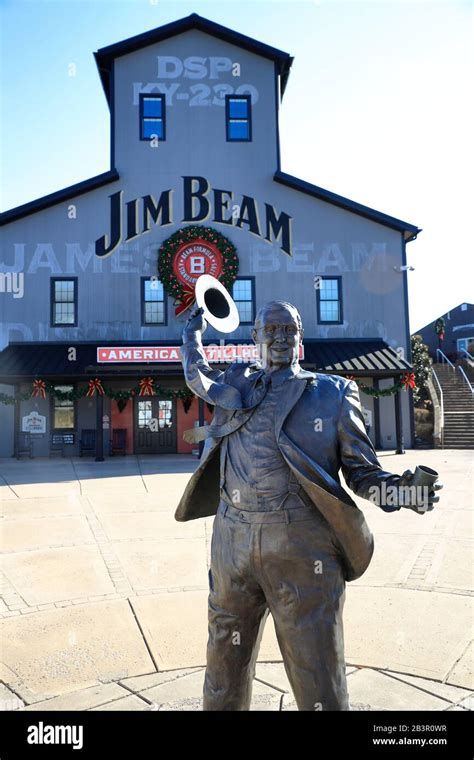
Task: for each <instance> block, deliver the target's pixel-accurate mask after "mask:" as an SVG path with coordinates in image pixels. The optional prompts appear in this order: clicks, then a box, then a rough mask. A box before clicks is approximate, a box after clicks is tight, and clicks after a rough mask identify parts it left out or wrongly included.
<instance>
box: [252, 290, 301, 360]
mask: <svg viewBox="0 0 474 760" xmlns="http://www.w3.org/2000/svg"><path fill="white" fill-rule="evenodd" d="M303 332H304V331H303V325H302V322H301V316H300V313H299V311H298V309H297V308H296V306H293V304H291V303H287V301H269V303H266V304H264V306H262V307H261V308H260V309H259V310H258V312H257V316H256V318H255V325H254V328H253V330H252V338H253V340H254V342H255V343H257V344H259V345H260V352H261V353H260V356H261V360H262V364H263V365H264V366H265V367H267V369H278V368H280V367H289V366H290V365H291V364H296V363H297V362H298V354H299V347H300V343H301V341H302V340H303Z"/></svg>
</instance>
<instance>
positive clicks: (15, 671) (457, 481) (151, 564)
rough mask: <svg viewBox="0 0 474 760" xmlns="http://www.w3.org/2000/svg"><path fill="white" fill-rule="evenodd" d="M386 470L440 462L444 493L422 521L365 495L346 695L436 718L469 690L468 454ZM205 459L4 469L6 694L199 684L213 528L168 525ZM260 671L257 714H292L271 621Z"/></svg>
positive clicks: (191, 698)
mask: <svg viewBox="0 0 474 760" xmlns="http://www.w3.org/2000/svg"><path fill="white" fill-rule="evenodd" d="M380 461H381V464H382V466H383V467H384V468H386V469H388V470H390V471H392V472H398V473H401V472H403V471H404V470H405V469H408V468H411V469H413V468H414V467H415V466H416V464H420V463H421V464H426V465H428V466H430V467H433V468H434V469H436V470H438V471H439V472H440V474H441V479H442V481H443V483H444V484H445V489H444V491H443V492H442V498H441V501H440V503H439V504H438V505H437V506H436V508H435V510H434V511H433V512H432V513H430V514H429V515H425V516H423V517H420V516H418V515H415V514H413V513H412V512H410V511H408V510H402V511H401V512H399V513H396V514H386V513H383V512H382V511H381V510H379V509H378V508H376V507H374V506H373V505H372V504H370V503H368V502H366V501H364V500H361V499H358V498H356V501H357V503H358V505H359V506H360V507H361V509H363V511H364V512H365V514H366V516H367V520H368V522H369V525H370V527H371V529H372V531H373V533H374V535H375V547H376V549H375V555H374V559H373V561H372V563H371V565H370V567H369V569H368V571H367V572H366V573H365V574H364V575H363V576H362V578H360V579H359V580H358V581H356V582H355V583H350V584H348V586H347V601H346V608H345V638H346V659H347V662H349V663H351V665H352V667H354V666H357V669H356V670H353V671H351V670H350V669H349V670H348V672H349V673H351V675H350V676H349V682H350V680H351V679H355V680H354V684H355V686H354V688H356V687H357V688H358V689H359V691H360V693H359V692H354V695H352V694H351V702H353V701H354V700H356V703H355V705H354V709H375V708H374V706H373V704H372V702H373V697H372V696H371V689H372V687H373V686H374V684H375V683H378V684H379V685H386V681H385V680H384V679H387V680H389V681H390V682H394V683H395V682H396V684H395V686H394V685H393V684H392V683H391V692H390V693H391V694H392V696H390V698H389V697H388V696H387V697H384V696H383V694H384V692H383V690H382V692H381V695H380V696H377V700H378V701H379V702H380V704H381V705H388V704H394V703H397V704H401V703H402V702H404V703H405V704H406V707H405V708H404V709H419V708H413V707H410V705H412V704H422V703H423V704H424V700H426V699H428V700H432V701H431V703H430V704H432V707H430V708H429V709H436V710H443V709H456V710H458V711H459V710H464V711H465V710H466V709H467V706H472V700H471V693H472V691H474V683H473V677H472V662H473V651H472V644H470V643H469V635H470V631H471V630H472V617H471V616H472V593H473V592H472V572H471V568H472V543H471V541H472V534H473V503H472V502H473V499H472V482H473V456H472V452H470V451H455V452H450V451H443V450H436V451H407V453H406V455H405V456H402V457H401V456H395V455H393V454H391V453H388V452H382V453H381V455H380ZM196 466H197V459H196V458H194V457H191V456H174V455H170V456H166V457H126V458H121V457H120V458H119V457H116V458H113V459H107V460H106V461H105V462H103V463H96V462H95V461H93V460H91V459H87V460H84V459H80V458H74V459H71V460H69V459H65V460H36V459H35V460H21V461H20V462H16V461H15V460H11V459H9V460H0V476H1V477H0V498H2V500H3V503H2V511H3V515H4V517H3V519H2V528H3V530H2V544H3V549H4V551H6V554H5V556H4V559H3V563H2V569H3V574H2V573H0V597H1V599H0V618H4V619H3V620H2V622H1V624H2V626H3V628H4V632H3V633H1V634H0V635H1V636H2V643H3V642H4V641H5V646H4V647H3V650H4V653H5V654H4V657H3V659H4V663H0V681H3V683H4V684H5V685H6V686H5V688H8V687H11V690H10V693H16V694H19V695H20V697H21V698H22V699H23V700H24V701H25V702H26V703H28V704H31V705H34V704H36V705H39V704H40V703H41V701H43V700H45V699H48V701H49V700H50V698H56V697H60V696H62V695H68V694H71V693H73V692H75V693H76V697H77V698H79V695H78V690H79V691H81V690H82V689H90V688H93V687H94V688H96V687H99V686H103V685H104V684H106V683H110V684H115V685H117V684H118V685H119V686H120V684H121V683H123V684H124V687H123V689H124V693H122V692H119V694H120V696H118V697H115V698H111V699H110V700H109V701H107V702H104V703H101V704H100V705H99V704H97V705H92V706H90V707H87V708H84V709H91V710H95V709H111V710H117V709H147V708H146V700H143V699H141V701H140V702H137V699H138V700H140V697H138V695H137V694H135V697H136V699H134V698H133V697H134V695H132V694H130V689H131V690H132V691H134V692H139V691H140V692H141V691H143V690H144V691H146V690H147V689H148V688H157V689H158V688H160V686H159V684H161V685H162V686H164V685H166V684H168V685H169V684H170V683H172V682H174V681H175V680H177V679H183V678H184V679H186V678H187V677H188V676H193V678H194V679H195V681H196V682H198V680H199V679H198V676H197V675H196V670H195V668H196V667H197V668H199V669H200V671H201V675H202V677H203V674H202V667H203V666H204V664H205V653H206V644H207V596H208V578H207V565H208V562H209V553H210V539H211V533H212V522H213V519H212V518H206V519H205V520H197V521H191V522H189V523H184V524H183V523H177V522H176V521H174V517H173V515H174V510H175V508H176V504H177V502H178V500H179V498H180V496H181V494H182V492H183V490H184V488H185V485H186V483H187V481H188V479H189V476H190V474H191V472H192V471H193V470H194V469H195V467H196ZM5 482H6V483H7V485H1V484H2V483H5ZM5 528H6V530H5ZM119 595H122V597H123V598H122V599H120V600H119V599H117V597H118V596H119ZM127 597H128V598H129V601H127ZM96 600H101V601H96ZM52 604H54V605H56V607H55V608H53V609H51V605H52ZM157 668H158V669H159V670H160V672H159V673H158V672H155V671H156V669H157ZM368 668H369V670H368ZM370 668H372V669H373V670H370ZM387 673H388V675H387ZM361 674H362V675H363V677H361ZM374 674H375V675H374ZM405 674H408V675H405ZM199 677H200V676H199ZM257 678H258V679H259V680H258V681H256V686H255V693H254V703H253V709H257V708H256V704H257V702H259V701H260V708H258V709H280V707H281V704H280V702H281V697H282V695H283V709H294V707H295V706H294V700H293V697H292V694H291V691H288V690H287V689H288V683H287V679H286V675H285V672H284V668H283V666H282V664H281V654H280V651H279V647H278V643H277V640H276V636H275V631H274V626H273V621H272V619H271V618H269V619H268V621H267V625H266V629H265V631H264V635H263V640H262V645H261V648H260V653H259V661H258V665H257ZM142 679H144V680H142ZM427 679H429V680H427ZM443 681H446V682H447V683H443ZM187 683H188V684H192V683H193V681H192V680H189V681H187ZM130 684H134V686H133V687H132V686H130ZM267 684H269V686H268V685H267ZM182 685H184V682H183V684H182ZM135 687H136V688H135ZM260 687H262V688H263V692H262V691H260ZM167 688H168V687H167ZM176 688H177V687H176ZM180 688H181V686H180ZM268 688H270V691H265V690H266V689H268ZM169 689H171V686H169ZM394 689H395V691H394ZM412 691H413V692H414V696H413V695H412ZM284 692H285V693H284ZM161 693H162V694H164V692H161ZM170 693H171V692H170ZM176 694H177V693H175V697H173V698H171V696H172V695H171V696H170V701H168V702H163V703H160V704H161V705H162V706H161V707H157V708H155V709H177V710H182V709H201V705H202V702H201V699H202V695H201V694H199V693H198V691H196V690H194V691H192V693H190V694H188V695H184V696H176ZM377 694H378V692H377ZM275 695H277V696H275ZM393 695H394V696H393ZM420 695H424V696H420ZM7 699H10V697H8V694H7ZM384 699H385V701H384ZM279 700H280V701H279ZM357 700H359V701H357ZM387 700H388V701H387ZM390 700H392V701H390ZM433 700H434V701H433ZM118 703H120V704H121V705H122V707H121V708H120V707H118V706H117V705H118ZM141 703H143V704H144V705H145V707H142V704H141ZM440 704H441V705H442V706H440ZM114 705H115V706H114ZM446 705H448V707H446ZM381 709H394V708H393V707H382V708H381Z"/></svg>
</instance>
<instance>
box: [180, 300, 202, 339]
mask: <svg viewBox="0 0 474 760" xmlns="http://www.w3.org/2000/svg"><path fill="white" fill-rule="evenodd" d="M203 314H204V309H203V308H202V307H201V308H200V307H199V306H197V305H196V306H194V308H193V309H192V311H191V314H190V315H189V317H188V320H187V322H186V324H185V326H184V329H183V336H185V337H187V338H190V337H192V335H193V333H195V332H200V333H201V334H202V333H204V332H205V330H206V328H207V322H206V320H205V319H204V317H203V316H202V315H203Z"/></svg>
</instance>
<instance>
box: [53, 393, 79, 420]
mask: <svg viewBox="0 0 474 760" xmlns="http://www.w3.org/2000/svg"><path fill="white" fill-rule="evenodd" d="M54 388H55V390H56V391H59V392H60V393H71V392H72V391H73V390H74V386H72V385H55V386H54ZM74 427H75V406H74V401H73V400H72V399H61V398H57V397H56V396H54V397H53V428H54V429H55V430H74Z"/></svg>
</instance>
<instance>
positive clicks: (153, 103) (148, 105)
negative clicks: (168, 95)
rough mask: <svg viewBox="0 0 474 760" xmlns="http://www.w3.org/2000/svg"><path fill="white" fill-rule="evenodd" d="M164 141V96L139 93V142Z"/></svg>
mask: <svg viewBox="0 0 474 760" xmlns="http://www.w3.org/2000/svg"><path fill="white" fill-rule="evenodd" d="M154 139H155V140H165V139H166V102H165V96H164V95H161V94H155V93H152V94H150V93H146V94H145V93H143V92H141V93H140V140H147V141H150V140H154Z"/></svg>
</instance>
